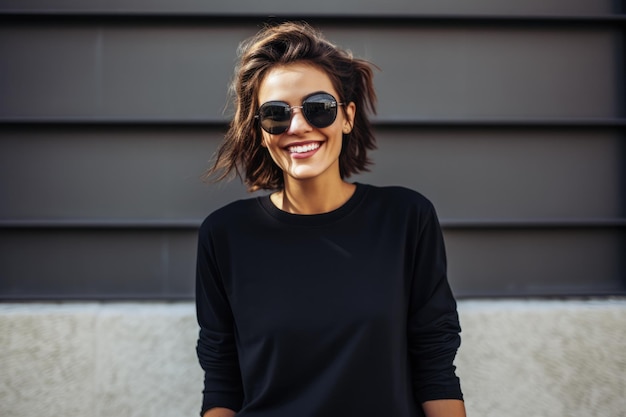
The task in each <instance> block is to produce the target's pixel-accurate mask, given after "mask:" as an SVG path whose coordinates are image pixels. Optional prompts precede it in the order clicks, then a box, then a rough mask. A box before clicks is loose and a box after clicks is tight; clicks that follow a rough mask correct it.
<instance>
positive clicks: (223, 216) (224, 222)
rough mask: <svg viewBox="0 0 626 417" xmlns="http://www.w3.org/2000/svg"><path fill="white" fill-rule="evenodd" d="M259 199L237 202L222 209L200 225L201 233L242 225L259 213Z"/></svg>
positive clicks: (217, 210)
mask: <svg viewBox="0 0 626 417" xmlns="http://www.w3.org/2000/svg"><path fill="white" fill-rule="evenodd" d="M258 199H259V197H255V198H247V199H242V200H236V201H233V202H231V203H229V204H226V205H225V206H223V207H220V208H218V209H216V210H215V211H213V212H212V213H211V214H209V215H208V216H207V217H206V218H205V219H204V221H203V222H202V224H201V225H200V232H201V233H208V232H210V231H211V230H218V229H223V228H229V227H231V226H232V225H235V224H241V223H242V222H245V221H246V220H247V219H250V217H252V216H253V213H255V212H256V211H258V208H259V202H258Z"/></svg>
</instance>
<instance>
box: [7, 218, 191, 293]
mask: <svg viewBox="0 0 626 417" xmlns="http://www.w3.org/2000/svg"><path fill="white" fill-rule="evenodd" d="M196 247H197V245H196V233H195V231H183V232H176V231H163V232H161V231H143V232H141V233H136V232H134V231H120V230H116V231H106V230H105V231H102V230H101V231H95V232H94V231H89V230H78V231H76V230H74V231H69V232H65V231H52V232H46V231H42V232H40V231H2V233H0V298H3V299H7V298H11V299H32V298H50V297H51V298H59V297H60V298H65V299H76V298H78V299H99V298H102V299H109V298H138V299H145V298H149V299H167V298H170V299H176V298H192V297H193V288H194V281H193V277H194V274H195V256H196V255H195V254H196Z"/></svg>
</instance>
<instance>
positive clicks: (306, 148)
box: [287, 142, 321, 153]
mask: <svg viewBox="0 0 626 417" xmlns="http://www.w3.org/2000/svg"><path fill="white" fill-rule="evenodd" d="M320 146H321V144H320V143H319V142H313V143H307V144H306V145H295V146H289V147H287V150H288V151H289V152H291V153H306V152H311V151H314V150H316V149H319V147H320Z"/></svg>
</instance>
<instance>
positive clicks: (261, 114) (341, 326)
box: [196, 23, 465, 417]
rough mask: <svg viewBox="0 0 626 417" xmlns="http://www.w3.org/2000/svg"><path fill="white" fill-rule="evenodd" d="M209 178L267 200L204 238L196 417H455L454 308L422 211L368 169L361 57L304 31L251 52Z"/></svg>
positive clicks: (279, 29) (247, 204)
mask: <svg viewBox="0 0 626 417" xmlns="http://www.w3.org/2000/svg"><path fill="white" fill-rule="evenodd" d="M233 96H234V100H235V105H236V113H235V116H234V118H233V120H232V122H231V125H230V128H229V131H228V132H227V134H226V137H225V141H224V143H223V144H222V146H221V147H220V149H219V150H218V153H217V156H216V161H215V165H214V166H213V167H212V169H211V170H210V174H211V175H216V176H217V177H216V178H217V179H223V178H225V177H227V176H228V175H229V174H230V173H231V172H235V173H236V174H237V175H239V176H240V177H241V178H242V179H243V180H244V182H245V183H246V184H247V185H248V188H249V189H250V190H259V189H266V190H270V191H271V193H270V194H268V195H266V196H262V197H257V198H252V199H246V200H240V201H236V202H234V203H231V204H229V205H227V206H225V207H223V208H221V209H219V210H217V211H215V212H213V213H212V214H211V215H209V216H208V217H207V219H206V220H205V221H204V222H203V224H202V226H201V228H200V232H199V245H198V264H197V298H196V304H197V314H198V322H199V324H200V335H199V340H198V346H197V352H198V357H199V360H200V364H201V366H202V368H203V369H204V371H205V381H204V391H203V393H204V398H203V405H202V410H201V414H202V415H203V416H204V417H231V416H234V415H237V416H241V417H309V416H310V417H313V416H323V417H334V416H336V417H339V416H341V417H345V416H393V417H417V416H423V415H426V416H428V417H444V416H445V417H462V416H464V415H465V409H464V405H463V401H462V394H461V389H460V384H459V380H458V378H457V377H456V375H455V368H454V365H453V360H454V357H455V355H456V351H457V349H458V347H459V344H460V338H459V332H460V327H459V323H458V315H457V311H456V303H455V300H454V297H453V295H452V292H451V290H450V287H449V285H448V281H447V275H446V259H445V249H444V243H443V238H442V234H441V230H440V227H439V223H438V220H437V216H436V214H435V210H434V208H433V206H432V204H431V203H430V202H429V201H428V200H427V199H426V198H425V197H424V196H422V195H421V194H419V193H417V192H415V191H412V190H409V189H406V188H403V187H375V186H371V185H366V184H359V183H351V182H348V181H347V178H348V177H349V176H350V175H352V174H355V173H358V172H361V171H363V170H365V169H366V168H367V166H368V165H369V163H370V161H369V159H368V157H367V151H368V150H371V149H373V148H374V147H375V145H374V143H375V141H374V137H373V134H372V130H371V126H370V122H369V119H368V113H373V112H374V111H375V99H376V97H375V93H374V89H373V84H372V70H371V66H370V64H369V63H367V62H366V61H363V60H360V59H356V58H354V57H352V56H351V55H350V54H349V53H348V52H346V51H344V50H342V49H340V48H338V47H336V46H335V45H333V44H331V43H330V42H328V41H327V40H326V39H325V38H324V37H323V36H322V35H321V34H320V33H319V32H317V31H316V30H314V29H312V28H311V27H309V26H308V25H306V24H302V23H285V24H281V25H277V26H273V27H267V28H265V29H263V30H262V31H261V32H259V33H258V34H257V35H256V36H255V37H253V38H251V39H250V40H248V41H247V42H245V43H244V44H243V45H242V47H241V50H240V63H239V65H238V67H237V69H236V75H235V79H234V81H233Z"/></svg>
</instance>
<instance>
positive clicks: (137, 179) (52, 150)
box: [0, 129, 247, 220]
mask: <svg viewBox="0 0 626 417" xmlns="http://www.w3.org/2000/svg"><path fill="white" fill-rule="evenodd" d="M1 136H2V137H0V192H1V193H2V195H3V198H2V200H1V201H0V218H5V219H6V218H15V219H41V218H44V219H90V218H104V219H111V218H112V219H181V218H182V219H189V218H192V219H195V220H199V219H200V218H201V217H204V216H205V215H206V214H207V213H208V212H209V211H212V210H213V209H215V208H217V207H218V206H221V205H223V204H225V203H227V202H228V201H231V200H233V199H235V198H241V197H245V196H247V193H246V191H245V189H244V188H243V187H242V186H241V185H240V182H239V181H233V182H232V183H223V184H219V185H209V184H207V183H206V182H204V181H203V180H202V177H203V175H204V173H205V170H206V169H207V168H208V166H209V160H210V158H211V157H212V154H213V152H214V150H215V149H216V147H217V145H218V143H219V142H221V138H222V134H221V133H220V132H218V131H208V132H207V131H202V130H199V131H193V130H192V131H178V130H167V129H158V130H142V129H139V130H135V129H130V130H117V129H105V130H102V131H101V130H96V131H94V130H88V131H81V130H73V129H71V130H63V129H44V130H36V131H33V132H30V131H19V132H18V133H10V132H6V131H5V132H3V134H2V135H1Z"/></svg>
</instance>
